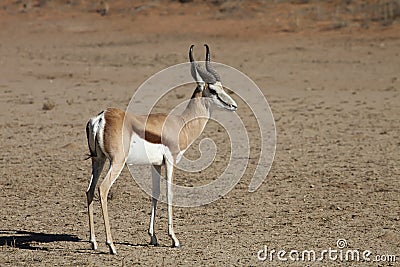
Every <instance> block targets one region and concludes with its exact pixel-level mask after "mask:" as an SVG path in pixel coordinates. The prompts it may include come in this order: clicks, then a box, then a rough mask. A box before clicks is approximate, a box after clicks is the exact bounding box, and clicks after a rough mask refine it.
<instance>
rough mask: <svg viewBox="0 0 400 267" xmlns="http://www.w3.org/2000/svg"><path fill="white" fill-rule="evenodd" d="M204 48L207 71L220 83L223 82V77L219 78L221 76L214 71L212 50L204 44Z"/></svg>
mask: <svg viewBox="0 0 400 267" xmlns="http://www.w3.org/2000/svg"><path fill="white" fill-rule="evenodd" d="M204 46H205V47H206V69H207V71H208V72H210V73H211V74H212V75H213V76H214V77H215V79H216V80H217V81H218V82H220V81H221V77H220V76H219V74H218V73H217V72H216V71H215V70H214V69H213V67H212V66H211V63H210V48H209V47H208V45H207V44H204Z"/></svg>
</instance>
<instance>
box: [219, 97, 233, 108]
mask: <svg viewBox="0 0 400 267" xmlns="http://www.w3.org/2000/svg"><path fill="white" fill-rule="evenodd" d="M217 99H218V100H219V101H221V102H222V103H223V104H224V105H226V106H228V107H231V106H232V105H230V104H228V103H226V102H225V101H224V100H222V99H221V98H220V97H219V95H217Z"/></svg>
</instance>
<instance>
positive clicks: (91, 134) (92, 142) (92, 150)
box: [85, 119, 97, 160]
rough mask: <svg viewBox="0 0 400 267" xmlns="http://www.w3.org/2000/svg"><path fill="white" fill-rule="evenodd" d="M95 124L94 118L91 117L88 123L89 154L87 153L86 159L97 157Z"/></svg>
mask: <svg viewBox="0 0 400 267" xmlns="http://www.w3.org/2000/svg"><path fill="white" fill-rule="evenodd" d="M93 126H94V123H93V119H90V120H89V121H88V122H87V124H86V138H87V142H88V147H89V154H87V158H86V159H85V160H88V159H90V158H96V157H97V149H96V147H97V134H96V132H95V131H93Z"/></svg>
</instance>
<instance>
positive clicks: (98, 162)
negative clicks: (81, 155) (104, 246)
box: [86, 157, 106, 250]
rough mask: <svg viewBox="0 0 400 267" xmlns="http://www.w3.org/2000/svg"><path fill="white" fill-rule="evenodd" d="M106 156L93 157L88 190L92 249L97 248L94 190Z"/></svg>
mask: <svg viewBox="0 0 400 267" xmlns="http://www.w3.org/2000/svg"><path fill="white" fill-rule="evenodd" d="M105 160H106V158H105V157H96V158H92V175H91V177H90V183H89V187H88V189H87V191H86V198H87V206H88V216H89V232H90V242H91V243H92V249H94V250H96V249H97V243H96V236H95V234H94V222H93V198H94V190H95V188H96V184H97V182H98V180H99V177H100V174H101V171H102V170H103V166H104V163H105Z"/></svg>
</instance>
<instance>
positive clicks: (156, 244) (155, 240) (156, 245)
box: [150, 235, 160, 247]
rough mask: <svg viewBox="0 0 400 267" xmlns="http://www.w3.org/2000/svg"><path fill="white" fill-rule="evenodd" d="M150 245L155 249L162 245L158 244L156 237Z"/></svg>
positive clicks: (152, 238)
mask: <svg viewBox="0 0 400 267" xmlns="http://www.w3.org/2000/svg"><path fill="white" fill-rule="evenodd" d="M150 245H153V246H155V247H158V246H159V245H160V244H158V241H157V237H156V236H155V235H154V236H152V237H151V240H150Z"/></svg>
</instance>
